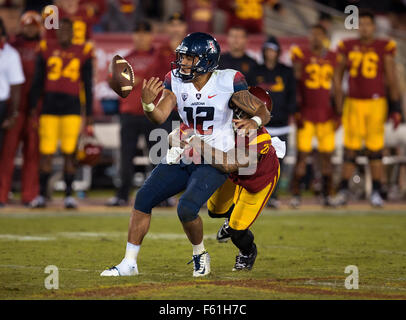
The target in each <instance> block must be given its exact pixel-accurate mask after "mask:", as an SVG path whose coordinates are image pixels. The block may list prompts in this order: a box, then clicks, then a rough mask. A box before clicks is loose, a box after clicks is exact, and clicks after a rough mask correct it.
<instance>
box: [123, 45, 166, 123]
mask: <svg viewBox="0 0 406 320" xmlns="http://www.w3.org/2000/svg"><path fill="white" fill-rule="evenodd" d="M124 58H125V59H126V60H127V61H128V62H129V63H130V64H131V66H132V68H133V71H134V80H135V85H134V89H133V90H132V91H131V93H130V94H129V95H128V97H127V98H125V99H122V98H121V99H120V112H121V113H132V114H136V115H144V110H143V108H142V105H141V91H142V82H143V80H144V79H147V80H148V79H149V78H150V77H152V76H156V75H155V74H156V68H157V65H158V64H159V61H157V56H156V51H155V50H150V51H137V50H134V51H132V52H130V53H129V54H128V55H127V56H125V57H124Z"/></svg>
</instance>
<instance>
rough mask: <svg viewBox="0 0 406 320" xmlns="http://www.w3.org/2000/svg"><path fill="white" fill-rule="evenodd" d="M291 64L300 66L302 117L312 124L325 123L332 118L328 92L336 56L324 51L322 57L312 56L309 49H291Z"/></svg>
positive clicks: (300, 107) (300, 106) (295, 47)
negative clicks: (296, 63)
mask: <svg viewBox="0 0 406 320" xmlns="http://www.w3.org/2000/svg"><path fill="white" fill-rule="evenodd" d="M291 56H292V62H293V63H295V62H298V63H300V64H301V78H300V80H299V90H298V91H299V94H300V105H299V110H300V113H301V115H302V117H303V118H304V119H306V120H308V121H312V122H325V121H327V120H329V119H331V118H332V116H333V108H332V106H331V101H330V92H331V86H332V78H333V73H334V67H335V65H336V60H337V58H336V54H335V53H334V52H333V51H330V50H326V51H325V52H323V54H322V55H320V56H319V55H316V54H314V53H313V52H312V51H311V50H310V49H309V48H303V49H302V48H299V47H297V46H294V47H292V50H291Z"/></svg>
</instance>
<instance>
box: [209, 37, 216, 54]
mask: <svg viewBox="0 0 406 320" xmlns="http://www.w3.org/2000/svg"><path fill="white" fill-rule="evenodd" d="M207 43H208V44H209V48H210V49H211V53H217V49H216V46H215V45H214V42H213V40H208V41H207Z"/></svg>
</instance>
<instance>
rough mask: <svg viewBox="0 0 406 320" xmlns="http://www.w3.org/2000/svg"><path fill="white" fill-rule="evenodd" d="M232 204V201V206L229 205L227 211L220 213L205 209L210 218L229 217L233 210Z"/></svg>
mask: <svg viewBox="0 0 406 320" xmlns="http://www.w3.org/2000/svg"><path fill="white" fill-rule="evenodd" d="M234 206H235V204H234V203H233V204H232V206H231V207H230V209H228V211H227V212H225V213H221V214H219V213H214V212H212V211H210V210H207V212H208V214H209V217H210V218H230V216H231V212H233V209H234Z"/></svg>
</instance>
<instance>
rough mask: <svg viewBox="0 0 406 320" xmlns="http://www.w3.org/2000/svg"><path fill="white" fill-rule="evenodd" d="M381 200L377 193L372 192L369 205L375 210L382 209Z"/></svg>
mask: <svg viewBox="0 0 406 320" xmlns="http://www.w3.org/2000/svg"><path fill="white" fill-rule="evenodd" d="M383 203H384V201H383V199H382V197H381V195H380V194H379V192H378V191H374V192H372V195H371V205H372V206H373V207H375V208H382V207H383Z"/></svg>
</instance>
